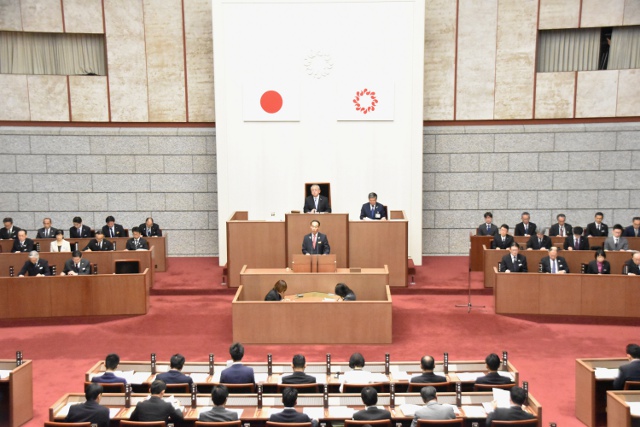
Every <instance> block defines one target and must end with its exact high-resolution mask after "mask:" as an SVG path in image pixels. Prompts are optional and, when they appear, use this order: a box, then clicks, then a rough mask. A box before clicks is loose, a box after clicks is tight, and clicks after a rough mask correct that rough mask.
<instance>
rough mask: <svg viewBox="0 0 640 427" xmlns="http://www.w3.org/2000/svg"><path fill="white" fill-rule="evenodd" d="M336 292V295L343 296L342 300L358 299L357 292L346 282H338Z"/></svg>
mask: <svg viewBox="0 0 640 427" xmlns="http://www.w3.org/2000/svg"><path fill="white" fill-rule="evenodd" d="M334 292H335V294H336V295H338V296H339V297H341V298H342V301H355V300H356V294H355V293H354V292H353V291H352V290H351V289H350V288H349V287H348V286H347V285H345V284H344V283H338V284H337V285H336V288H335V290H334Z"/></svg>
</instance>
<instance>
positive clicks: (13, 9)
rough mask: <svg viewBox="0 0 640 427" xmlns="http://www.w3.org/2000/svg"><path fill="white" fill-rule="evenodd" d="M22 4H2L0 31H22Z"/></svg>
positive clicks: (8, 2)
mask: <svg viewBox="0 0 640 427" xmlns="http://www.w3.org/2000/svg"><path fill="white" fill-rule="evenodd" d="M20 15H21V12H20V2H18V1H1V2H0V31H22V16H20Z"/></svg>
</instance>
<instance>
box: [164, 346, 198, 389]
mask: <svg viewBox="0 0 640 427" xmlns="http://www.w3.org/2000/svg"><path fill="white" fill-rule="evenodd" d="M184 362H185V358H184V356H183V355H181V354H179V353H176V354H174V355H173V356H171V360H170V361H169V367H170V368H171V369H169V370H168V371H167V372H163V373H161V374H158V376H157V377H156V379H158V380H162V381H164V382H165V384H185V383H186V384H189V387H191V384H193V379H192V378H191V377H190V376H188V375H185V374H183V373H182V367H183V366H184Z"/></svg>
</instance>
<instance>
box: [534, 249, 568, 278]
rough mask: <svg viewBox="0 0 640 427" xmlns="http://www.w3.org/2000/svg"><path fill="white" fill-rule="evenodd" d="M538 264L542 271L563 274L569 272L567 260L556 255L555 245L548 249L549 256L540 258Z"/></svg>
mask: <svg viewBox="0 0 640 427" xmlns="http://www.w3.org/2000/svg"><path fill="white" fill-rule="evenodd" d="M540 264H542V273H553V274H556V273H557V274H565V273H568V272H569V266H568V265H567V261H566V260H565V259H564V258H563V257H561V256H558V248H556V247H555V246H552V247H551V249H549V256H546V257H544V258H542V259H541V260H540Z"/></svg>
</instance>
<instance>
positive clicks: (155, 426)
mask: <svg viewBox="0 0 640 427" xmlns="http://www.w3.org/2000/svg"><path fill="white" fill-rule="evenodd" d="M166 426H167V423H165V422H164V421H129V420H120V427H166Z"/></svg>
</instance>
